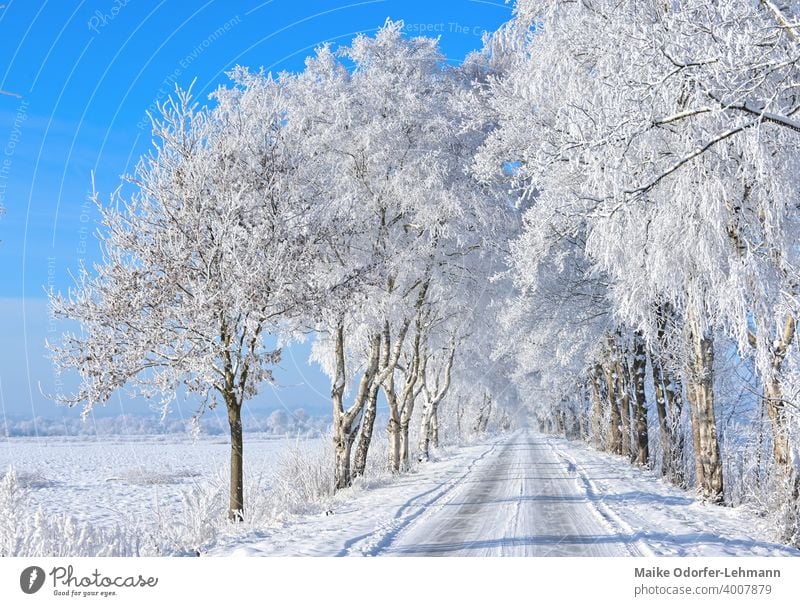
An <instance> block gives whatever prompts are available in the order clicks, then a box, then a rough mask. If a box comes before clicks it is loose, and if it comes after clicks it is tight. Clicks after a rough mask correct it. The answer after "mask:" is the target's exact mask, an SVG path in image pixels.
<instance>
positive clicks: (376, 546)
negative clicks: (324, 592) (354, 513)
mask: <svg viewBox="0 0 800 606" xmlns="http://www.w3.org/2000/svg"><path fill="white" fill-rule="evenodd" d="M497 445H498V442H495V443H493V444H491V446H490V447H489V448H487V449H486V450H484V451H483V452H482V453H481V454H480V455H478V456H477V457H476V458H475V459H473V460H472V461H471V462H470V464H469V465H468V466H467V468H466V470H465V471H464V472H463V473H462V474H461V475H459V476H457V477H456V478H453V479H450V480H448V481H446V482H445V483H443V484H439V485H438V486H435V487H434V488H431V489H430V490H426V491H425V492H422V493H419V494H417V495H415V496H413V497H412V498H410V499H408V500H407V501H406V502H405V503H403V504H402V505H401V506H400V507H399V508H398V510H397V511H396V512H395V514H394V517H393V518H392V519H391V520H390V521H388V522H386V523H384V524H381V525H379V526H377V527H376V528H375V530H372V531H370V532H368V533H366V534H362V535H359V536H356V537H353V538H351V539H349V540H347V541H346V542H345V544H344V545H343V546H342V549H341V550H340V551H339V552H338V553H337V554H336V556H337V557H339V556H349V555H364V556H376V555H380V554H381V552H382V551H384V550H385V549H386V548H387V547H388V546H389V545H390V544H391V543H392V541H393V540H394V539H395V538H396V537H397V535H398V534H399V533H400V532H402V531H403V530H404V529H406V528H407V527H408V526H410V525H411V524H413V523H414V522H415V521H417V520H418V519H419V518H420V517H422V516H424V514H426V513H429V512H430V511H431V509H432V508H434V507H435V506H436V505H438V506H439V508H441V506H442V505H443V500H446V498H447V497H448V495H451V494H452V492H453V491H454V490H455V489H456V488H457V487H458V486H460V484H461V483H462V482H463V481H464V480H465V479H466V478H467V477H468V476H469V475H470V474H471V473H472V471H473V469H474V468H475V466H476V465H478V464H479V463H480V462H481V461H483V460H484V459H485V458H486V457H487V456H488V455H490V454H491V453H493V452H494V451H495V450H496V448H497ZM429 495H433V496H432V497H431V498H430V499H428V500H426V501H424V502H423V503H421V504H418V503H419V501H420V500H421V499H423V498H424V497H427V496H429ZM412 508H416V509H415V510H414V511H413V512H412V513H410V514H407V512H408V511H409V510H411V509H412Z"/></svg>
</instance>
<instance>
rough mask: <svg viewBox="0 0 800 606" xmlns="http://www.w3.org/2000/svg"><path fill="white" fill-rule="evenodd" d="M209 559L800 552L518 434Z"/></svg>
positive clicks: (626, 472)
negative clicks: (231, 557)
mask: <svg viewBox="0 0 800 606" xmlns="http://www.w3.org/2000/svg"><path fill="white" fill-rule="evenodd" d="M332 508H333V511H332V513H330V514H329V515H317V516H307V517H300V518H296V519H294V520H293V521H291V522H286V523H284V524H283V526H281V527H278V528H275V529H271V530H269V531H268V532H265V533H260V534H259V536H258V537H252V538H251V539H249V540H242V539H241V538H237V540H236V541H235V542H231V543H230V544H217V545H215V546H214V547H212V548H211V549H210V550H209V551H208V554H209V555H325V556H331V555H411V556H419V555H481V556H485V555H515V556H517V555H518V556H522V555H532V556H575V555H585V556H629V555H631V556H638V555H664V556H667V555H681V556H727V555H737V556H765V555H785V556H797V555H800V552H799V551H798V550H795V549H791V548H789V547H785V546H781V545H777V544H775V543H772V542H770V541H769V540H766V539H765V538H764V537H765V535H766V533H765V531H764V529H762V528H760V524H759V520H757V519H756V518H755V517H753V516H751V515H748V513H747V512H745V511H742V510H734V509H730V508H722V507H714V506H706V505H703V504H702V503H699V502H697V501H696V500H695V499H694V498H693V497H692V495H690V494H689V493H687V492H685V491H682V490H679V489H676V488H674V487H671V486H668V485H666V484H664V483H663V482H661V481H660V480H659V479H657V478H656V477H654V476H653V475H652V474H650V473H648V472H643V471H640V470H637V469H634V468H632V467H631V466H630V465H628V464H627V463H626V462H624V461H622V460H621V459H620V458H616V457H612V456H608V455H604V454H599V453H596V452H594V451H592V450H590V449H589V448H587V447H586V446H584V445H582V444H579V443H574V442H568V441H565V440H561V439H557V438H553V437H550V436H543V435H539V434H534V433H527V432H517V433H514V434H512V435H509V436H505V437H502V438H498V439H496V440H494V441H492V442H490V443H485V444H481V445H475V446H469V447H465V448H461V449H458V450H455V451H453V452H451V453H449V454H448V455H447V456H446V457H445V458H443V459H442V460H440V461H437V462H434V463H430V464H428V465H423V466H421V467H420V468H419V470H417V471H416V472H415V473H413V474H409V475H407V476H404V477H402V478H401V479H399V480H398V481H397V482H396V483H392V484H389V485H385V486H382V487H377V488H374V489H371V490H367V491H362V490H359V489H355V490H353V491H351V492H350V493H349V494H341V495H339V496H338V497H337V499H336V502H335V504H334V505H333V506H332Z"/></svg>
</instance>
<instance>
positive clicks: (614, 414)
mask: <svg viewBox="0 0 800 606" xmlns="http://www.w3.org/2000/svg"><path fill="white" fill-rule="evenodd" d="M612 369H613V367H608V366H606V367H605V368H604V372H605V376H606V399H607V401H608V407H609V410H610V411H611V415H610V416H609V420H608V451H609V452H611V453H614V454H622V433H621V431H620V421H621V419H620V414H619V405H618V403H617V393H616V391H617V390H616V388H615V387H616V380H615V377H614V372H613V370H612Z"/></svg>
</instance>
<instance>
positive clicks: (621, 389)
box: [614, 358, 634, 463]
mask: <svg viewBox="0 0 800 606" xmlns="http://www.w3.org/2000/svg"><path fill="white" fill-rule="evenodd" d="M615 369H616V370H615V371H614V373H615V374H616V375H617V386H616V393H617V397H618V400H619V413H620V414H619V417H620V427H621V430H620V434H621V440H622V445H621V450H622V452H621V454H622V456H625V457H628V458H629V459H630V461H631V463H633V461H634V454H633V448H632V447H631V438H632V436H633V432H632V431H631V393H630V380H629V379H628V375H629V374H630V373H629V371H628V364H627V362H626V361H625V360H624V359H622V358H618V360H617V363H616V364H615Z"/></svg>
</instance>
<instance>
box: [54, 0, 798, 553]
mask: <svg viewBox="0 0 800 606" xmlns="http://www.w3.org/2000/svg"><path fill="white" fill-rule="evenodd" d="M799 36H800V25H798V13H797V11H796V10H795V9H791V8H787V7H784V6H781V5H779V4H776V3H775V2H773V1H770V0H762V1H760V2H756V1H754V2H737V1H733V0H716V1H714V2H705V1H700V0H685V1H683V0H682V1H681V2H677V3H676V2H661V1H660V0H652V1H651V0H648V1H646V2H640V1H634V0H622V1H619V0H613V1H612V0H593V1H592V2H569V1H566V0H519V2H518V3H517V4H516V6H515V13H514V18H513V19H512V20H511V21H510V22H508V23H507V24H505V25H504V26H503V27H502V28H500V29H499V30H498V31H497V32H495V33H494V34H493V35H492V36H490V37H488V38H487V39H486V40H485V45H484V48H483V49H482V50H481V51H479V52H476V53H474V54H472V55H470V56H469V57H468V58H467V59H466V60H465V61H464V63H463V64H462V65H460V66H459V67H456V68H453V67H447V66H446V65H445V62H444V58H443V57H442V55H441V53H440V51H439V48H438V46H437V42H436V41H435V40H431V39H426V38H414V39H407V38H405V37H403V36H402V34H401V24H399V23H394V22H391V21H387V24H386V25H385V26H384V27H383V28H382V29H381V30H380V31H379V32H378V34H377V35H376V36H375V37H366V36H359V37H357V38H356V39H355V40H354V41H353V43H352V44H351V45H350V46H348V47H344V48H341V49H339V50H334V49H331V48H330V47H327V46H325V47H322V48H320V49H318V50H317V52H316V54H315V55H314V56H313V57H311V58H310V59H308V61H307V62H306V67H305V70H303V71H302V72H300V73H297V74H281V75H280V77H277V78H273V77H272V76H269V75H265V74H263V73H253V72H250V71H247V70H245V69H242V68H237V69H235V70H234V71H233V72H232V73H231V78H232V85H231V86H230V87H223V88H220V89H219V90H218V91H217V92H216V93H214V95H213V99H212V103H211V105H210V107H202V108H198V107H197V106H195V105H194V104H193V102H192V100H191V98H190V95H189V94H188V93H183V92H180V93H178V94H177V96H176V97H175V98H174V99H173V100H171V101H170V102H169V103H167V104H166V105H165V106H164V107H163V108H162V112H161V115H160V116H159V118H158V119H157V120H156V121H155V123H154V139H155V142H156V144H155V147H154V150H153V152H152V153H151V154H150V155H148V156H147V157H145V158H143V159H142V161H141V163H140V164H139V167H138V169H137V171H136V174H135V176H134V177H132V178H131V179H130V180H129V182H130V183H129V185H130V186H132V188H133V192H132V193H130V194H127V195H125V197H124V198H123V197H122V194H121V193H120V194H117V196H119V199H115V200H112V203H111V204H110V205H102V204H100V203H99V202H98V205H99V206H100V208H101V210H102V213H103V214H102V227H103V229H102V230H101V238H102V247H103V260H102V262H101V263H100V264H98V265H97V266H96V267H95V268H94V269H93V271H91V272H89V271H88V270H84V271H82V273H81V275H80V279H79V283H78V284H77V286H76V287H75V288H74V289H73V290H72V291H71V292H70V293H69V294H68V295H66V296H54V297H53V299H52V305H53V309H54V311H55V313H56V314H57V315H59V316H61V317H64V318H70V319H73V320H78V321H79V322H80V325H81V327H82V331H81V333H80V334H77V335H75V334H68V335H65V337H64V339H63V340H62V341H61V342H60V343H59V344H55V345H53V356H54V359H55V360H56V362H57V363H58V364H59V366H60V367H62V368H65V369H66V368H77V369H78V371H79V373H80V375H81V378H82V382H81V388H80V390H79V391H78V392H77V393H76V394H73V396H71V397H70V398H69V401H70V402H72V403H75V402H83V403H85V405H86V406H87V407H89V408H91V406H93V405H94V404H96V403H100V402H104V401H105V400H106V399H108V397H109V396H110V395H111V393H112V392H113V391H115V390H116V389H119V388H120V387H122V386H123V385H126V384H127V385H131V386H134V387H135V388H137V389H138V390H140V391H141V393H143V394H145V395H147V396H149V397H156V396H160V397H162V398H163V399H164V403H165V405H167V404H168V402H169V400H170V399H171V398H173V397H174V396H175V394H176V392H177V391H179V390H185V391H188V392H193V393H197V394H199V396H200V398H201V400H202V401H203V402H204V403H205V405H208V406H213V405H215V404H216V402H217V401H221V402H223V403H224V404H225V406H226V409H227V411H228V417H229V420H230V427H231V446H232V451H231V504H230V511H231V517H232V518H234V519H236V518H238V517H241V516H242V515H243V496H242V436H241V416H240V411H241V407H242V404H243V403H244V402H245V401H246V400H247V399H248V398H250V397H252V396H253V395H254V394H255V393H256V392H257V390H258V388H259V386H261V385H263V384H264V383H265V382H266V381H270V380H271V379H272V377H271V369H272V368H274V365H275V364H276V363H277V362H278V361H279V359H280V354H281V352H280V348H279V347H278V345H277V344H285V343H288V342H290V341H291V340H293V339H295V338H300V337H303V336H306V335H309V334H312V335H313V339H314V342H313V343H314V344H313V353H312V359H313V360H314V361H316V362H317V363H319V364H320V366H321V367H322V368H323V369H324V371H325V372H326V373H327V375H328V376H329V377H330V380H331V400H332V407H333V417H332V426H333V441H334V445H335V461H334V465H333V468H334V483H335V486H336V488H337V489H341V488H344V487H346V486H348V485H349V484H350V483H351V482H352V480H353V478H354V477H356V476H358V475H360V474H363V473H364V469H365V464H366V460H367V457H368V454H369V447H370V444H371V440H372V438H373V434H374V424H375V419H376V416H377V410H378V407H379V402H383V401H385V402H386V404H387V409H388V427H387V436H388V440H389V460H388V461H387V464H388V465H389V467H390V468H391V469H392V470H393V471H396V472H402V471H404V470H406V469H407V468H408V465H409V458H410V456H411V451H412V449H413V445H412V444H411V443H410V431H409V427H410V425H411V423H412V419H415V418H416V419H417V423H418V424H419V427H420V431H419V444H418V445H417V450H418V451H419V453H420V456H421V458H425V457H427V454H428V450H429V448H430V444H431V443H432V442H435V441H436V439H437V435H438V433H437V432H438V427H439V413H440V404H441V403H442V402H443V401H452V402H453V405H452V406H449V408H445V409H444V410H449V411H450V412H449V413H448V414H450V415H456V417H455V421H456V423H457V424H458V425H459V426H460V425H461V422H462V417H461V416H460V415H461V412H460V411H462V410H463V408H462V407H461V405H460V404H461V402H462V400H470V401H472V402H474V403H475V406H476V407H477V409H478V410H480V415H481V416H480V418H479V420H478V422H477V423H476V426H484V421H483V415H484V414H487V415H488V411H490V410H491V408H492V405H493V398H496V399H501V396H502V399H504V401H505V402H506V404H510V403H513V402H515V401H517V400H518V399H519V394H525V397H524V398H523V402H524V405H525V407H527V409H529V411H530V414H531V416H532V417H538V418H539V420H540V421H541V423H542V424H543V425H544V426H546V427H551V428H553V429H554V430H561V431H565V432H568V433H569V432H571V431H574V432H575V433H577V434H578V435H580V436H582V437H583V438H585V439H586V440H587V441H589V442H591V443H593V444H595V445H596V446H597V447H598V448H602V449H605V450H608V451H611V452H614V453H617V454H620V455H623V456H626V457H629V458H630V460H631V462H633V463H634V464H636V465H639V466H643V467H652V468H657V469H658V470H659V472H660V473H662V474H663V475H664V476H665V477H666V478H668V479H669V480H670V481H672V482H674V483H676V484H678V485H682V486H686V485H689V484H693V485H695V486H696V487H697V489H698V491H699V492H700V494H701V495H702V497H703V498H704V499H706V500H708V501H709V502H713V503H721V502H724V501H725V500H726V498H728V500H730V495H732V494H733V492H732V490H733V489H732V488H731V486H733V484H735V483H736V482H733V481H732V480H735V479H737V478H738V480H737V481H739V484H742V482H743V481H744V480H743V479H742V478H744V476H745V475H746V474H745V473H744V472H743V471H741V470H740V471H739V472H736V473H738V476H737V477H736V478H734V477H733V476H732V475H731V473H733V472H731V471H730V469H731V468H730V466H729V467H726V460H728V458H729V457H728V454H726V453H728V452H729V451H728V450H726V449H727V448H728V446H726V444H728V443H730V444H750V443H751V442H752V441H753V440H752V438H753V435H754V434H753V433H752V431H754V430H753V429H752V428H750V429H748V428H747V423H743V424H739V425H736V427H737V429H736V432H737V433H736V435H733V436H728V433H730V432H729V431H728V429H725V431H724V432H723V435H720V434H721V432H720V426H719V423H720V412H719V411H720V406H721V405H722V406H726V405H727V404H726V402H725V401H722V402H721V401H720V397H721V394H722V392H721V391H720V385H722V384H723V383H725V384H727V382H730V381H729V378H730V377H729V375H730V374H731V373H730V371H729V370H724V369H723V368H722V366H721V360H723V359H724V360H730V359H735V360H736V363H737V364H739V366H740V367H742V368H747V369H749V370H750V371H751V372H750V374H749V375H747V377H745V378H744V379H741V377H740V379H741V380H742V381H743V382H744V384H745V385H746V387H747V389H748V390H749V391H748V393H749V394H750V396H749V397H750V400H748V401H753V402H755V404H753V406H752V409H753V410H757V411H759V413H760V412H763V413H765V415H766V418H767V419H768V426H769V435H767V436H760V435H759V440H760V441H759V444H761V443H762V442H761V440H762V438H764V440H765V442H766V443H767V444H768V447H769V449H770V453H769V456H768V457H766V459H765V460H764V462H763V465H762V463H759V465H762V467H763V471H765V473H766V475H765V476H764V477H762V476H761V475H759V476H758V477H759V478H760V479H759V480H758V482H760V483H759V484H758V489H759V490H760V491H762V493H766V492H767V491H769V492H770V493H771V494H775V495H778V496H777V497H776V498H777V502H779V504H780V507H781V512H782V513H781V515H782V518H781V519H782V524H783V526H782V528H783V533H784V537H785V538H786V539H787V540H790V541H795V542H797V540H798V528H799V527H800V508H799V507H798V493H799V492H800V474H798V468H799V467H800V464H799V463H798V458H799V457H798V450H797V441H798V438H799V437H800V427H799V425H800V422H799V421H798V415H797V402H798V400H797V393H800V372H799V371H800V364H798V362H799V361H800V356H798V348H797V340H796V338H795V318H796V317H797V313H798V307H799V306H800V301H798V294H799V293H798V288H800V287H799V286H798V284H799V283H800V282H799V281H800V276H798V267H800V265H798V261H800V259H798V252H799V251H798V248H797V235H798V233H800V231H799V230H798V227H800V226H798V204H799V203H800V165H799V164H798V158H800V154H798V151H800V150H799V149H798V146H800V121H798V116H800V75H798V74H799V71H800V70H798V61H800V39H799ZM123 191H125V190H123ZM726 372H727V373H728V374H725V373H726ZM745 399H746V398H741V401H742V402H743V401H744V400H745ZM745 416H746V415H745ZM504 418H505V417H504ZM748 418H750V417H748ZM471 422H472V421H470V423H471ZM727 427H728V426H727V425H726V428H727ZM731 431H733V430H731ZM748 432H750V433H748ZM722 438H725V439H726V440H728V441H726V442H723V440H722ZM737 448H738V446H737ZM726 457H727V458H726ZM759 469H761V468H759ZM726 470H727V471H726ZM759 473H760V472H759ZM726 474H727V475H726ZM737 490H738V489H737ZM739 492H741V491H739ZM739 492H737V493H736V494H739ZM726 495H728V497H726Z"/></svg>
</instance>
